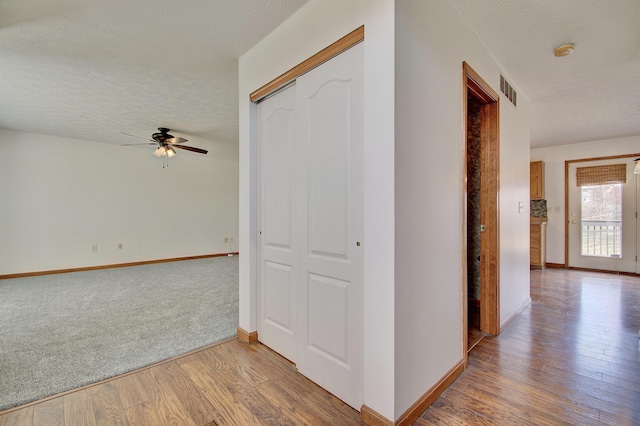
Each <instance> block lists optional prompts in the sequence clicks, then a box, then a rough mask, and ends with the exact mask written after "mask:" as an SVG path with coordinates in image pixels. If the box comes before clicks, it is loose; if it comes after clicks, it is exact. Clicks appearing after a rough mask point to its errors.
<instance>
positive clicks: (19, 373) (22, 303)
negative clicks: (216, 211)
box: [0, 256, 238, 410]
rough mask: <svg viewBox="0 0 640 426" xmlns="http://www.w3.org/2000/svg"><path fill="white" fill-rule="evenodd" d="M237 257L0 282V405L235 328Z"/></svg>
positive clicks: (160, 356) (149, 360)
mask: <svg viewBox="0 0 640 426" xmlns="http://www.w3.org/2000/svg"><path fill="white" fill-rule="evenodd" d="M237 326H238V257H237V256H234V257H217V258H207V259H197V260H186V261H179V262H170V263H160V264H152V265H143V266H130V267H125V268H114V269H104V270H98V271H88V272H73V273H67V274H58V275H46V276H41V277H30V278H16V279H10V280H0V410H3V409H6V408H10V407H12V406H16V405H22V404H25V403H27V402H30V401H34V400H38V399H42V398H44V397H47V396H50V395H55V394H58V393H60V392H63V391H66V390H70V389H74V388H77V387H79V386H83V385H86V384H89V383H94V382H96V381H99V380H102V379H106V378H109V377H113V376H116V375H119V374H122V373H125V372H128V371H132V370H135V369H138V368H141V367H144V366H147V365H150V364H154V363H156V362H159V361H162V360H165V359H169V358H172V357H175V356H177V355H181V354H184V353H186V352H189V351H191V350H194V349H197V348H200V347H203V346H206V345H208V344H211V343H215V342H218V341H221V340H224V339H227V338H230V337H232V336H234V335H235V334H236V329H237Z"/></svg>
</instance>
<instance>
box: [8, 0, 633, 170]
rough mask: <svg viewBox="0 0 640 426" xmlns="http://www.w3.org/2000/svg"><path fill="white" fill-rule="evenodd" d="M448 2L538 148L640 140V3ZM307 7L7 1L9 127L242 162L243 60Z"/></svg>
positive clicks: (239, 0)
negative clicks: (524, 114)
mask: <svg viewBox="0 0 640 426" xmlns="http://www.w3.org/2000/svg"><path fill="white" fill-rule="evenodd" d="M429 1H434V0H429ZM451 1H452V2H453V4H454V5H455V6H456V7H457V8H458V10H459V11H460V12H461V14H462V15H463V16H464V17H465V18H466V19H467V21H468V22H469V24H470V25H471V27H472V28H474V29H476V32H477V33H478V35H479V36H480V38H481V39H482V40H484V42H485V44H486V45H487V47H488V48H489V50H491V51H492V52H493V54H494V56H495V57H496V59H497V60H498V62H500V63H501V64H502V66H503V67H504V69H505V71H506V74H507V78H508V80H509V81H510V82H511V83H514V84H515V85H516V86H517V89H518V90H519V92H520V93H519V95H520V96H523V95H524V96H526V97H527V98H528V99H529V100H530V101H531V102H532V109H533V116H532V120H533V122H532V130H531V138H532V139H531V145H532V147H539V146H548V145H554V144H565V143H573V142H581V141H587V140H596V139H605V138H612V137H619V136H627V135H638V134H640V24H639V22H640V1H638V0H522V1H516V0H451ZM304 3H306V0H135V1H131V0H107V1H105V0H56V1H51V0H0V94H1V95H0V127H2V128H6V129H13V130H22V131H27V132H34V133H45V134H50V135H57V136H64V137H70V138H76V139H81V140H91V141H97V142H104V143H113V144H118V145H120V144H125V143H135V142H137V141H138V140H137V139H135V138H131V137H128V136H125V135H122V134H121V132H124V133H129V134H133V135H139V136H141V137H145V138H146V137H150V136H151V133H153V132H155V131H156V129H157V127H169V128H171V129H172V132H171V133H172V134H173V135H174V136H182V137H185V138H187V139H189V140H190V142H189V143H187V145H192V146H197V147H201V148H205V149H208V150H209V151H210V152H209V155H208V156H209V157H212V158H236V156H237V141H238V82H237V81H238V58H239V57H240V56H241V55H242V54H243V53H244V52H246V51H247V50H249V49H250V48H251V47H252V46H253V45H255V44H256V43H257V42H258V41H259V40H261V39H262V38H263V37H265V36H266V35H267V34H268V33H269V32H271V31H272V30H273V29H274V28H276V27H277V26H278V25H279V24H280V23H282V22H283V21H284V20H286V19H287V18H288V17H289V16H290V15H291V14H293V13H294V12H295V11H296V10H298V8H300V7H301V6H302V5H303V4H304ZM566 42H573V43H575V45H576V51H575V53H574V54H573V55H571V56H569V57H565V58H555V57H554V56H553V49H554V47H556V46H557V45H559V44H563V43H566ZM146 148H148V147H146ZM183 153H184V154H186V155H198V154H192V153H190V152H185V151H180V154H183Z"/></svg>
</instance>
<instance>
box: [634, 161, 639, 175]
mask: <svg viewBox="0 0 640 426" xmlns="http://www.w3.org/2000/svg"><path fill="white" fill-rule="evenodd" d="M633 161H634V162H635V163H636V166H635V167H634V168H633V174H634V175H640V157H639V158H636V159H635V160H633Z"/></svg>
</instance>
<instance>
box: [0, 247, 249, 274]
mask: <svg viewBox="0 0 640 426" xmlns="http://www.w3.org/2000/svg"><path fill="white" fill-rule="evenodd" d="M229 254H233V255H238V254H240V253H238V252H234V253H216V254H202V255H198V256H185V257H172V258H169V259H155V260H142V261H139V262H127V263H114V264H110V265H98V266H85V267H81V268H68V269H52V270H49V271H36V272H21V273H18V274H6V275H0V280H7V279H10V278H26V277H37V276H40V275H53V274H66V273H67V272H82V271H96V270H99V269H111V268H123V267H126V266H140V265H150V264H153V263H165V262H177V261H180V260H195V259H206V258H209V257H221V256H229Z"/></svg>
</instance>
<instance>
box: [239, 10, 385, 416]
mask: <svg viewBox="0 0 640 426" xmlns="http://www.w3.org/2000/svg"><path fill="white" fill-rule="evenodd" d="M393 4H394V2H393V1H391V0H350V1H348V2H344V1H340V0H311V1H310V2H309V3H307V4H306V5H305V6H304V7H303V8H302V9H301V10H299V11H298V13H296V14H295V15H294V16H292V17H291V18H290V19H289V20H287V21H286V22H285V23H284V24H282V25H281V26H280V27H279V28H278V29H276V30H275V31H274V32H273V33H272V34H270V35H269V36H268V37H267V38H265V39H264V40H262V41H261V42H260V43H259V44H258V45H256V46H255V47H254V48H253V49H252V50H250V51H249V52H247V53H246V54H245V55H244V56H242V58H240V81H239V85H240V249H241V251H242V252H243V254H249V255H248V256H242V257H241V258H240V327H241V328H243V329H244V330H246V331H254V330H256V328H257V324H256V305H255V303H256V270H255V264H256V251H255V250H256V235H255V232H256V230H255V220H256V218H255V212H256V208H255V199H256V187H255V182H256V181H255V179H256V176H255V127H254V124H253V122H252V120H251V117H252V114H255V107H254V106H252V104H251V103H250V102H249V93H251V92H252V91H253V90H255V89H258V88H259V87H260V86H262V85H263V84H265V83H267V82H269V81H270V80H272V79H274V78H275V77H277V76H278V75H280V74H282V73H283V72H285V71H287V70H289V69H290V68H292V67H293V66H295V65H297V64H298V63H300V62H302V61H303V60H305V59H307V58H308V57H310V56H312V55H314V54H315V53H317V52H318V51H319V50H321V49H323V48H325V47H326V46H328V45H330V44H331V43H333V42H334V41H336V40H338V39H339V38H341V37H343V36H345V35H346V34H348V33H349V32H351V31H353V30H354V29H356V28H358V27H360V26H361V25H363V24H364V25H365V41H364V50H365V53H364V56H365V58H364V61H365V97H366V99H365V105H366V106H365V152H364V169H365V171H364V174H365V176H364V178H365V196H364V210H365V217H364V228H365V237H364V256H365V260H364V263H365V300H364V305H365V306H364V309H365V318H364V322H365V336H364V337H365V361H364V362H365V365H364V376H365V383H364V404H365V405H367V406H368V407H370V408H372V409H374V410H375V411H377V412H378V413H380V414H382V415H383V416H385V417H387V418H390V419H392V418H395V417H394V396H393V395H394V381H393V363H394V359H393V357H394V350H393V347H394V345H393V333H394V331H393V330H394V327H393V321H394V318H393V315H394V313H393V309H394V304H393V297H394V294H393V279H394V278H393V249H394V229H393V221H394V219H393V217H394V209H393V191H394V188H393V167H394V163H393V155H394V154H393V115H394V113H393V97H394V95H393V90H394V88H393V83H394V81H393V72H394V69H393V49H394V43H393V13H394V12H393V10H394V6H393Z"/></svg>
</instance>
